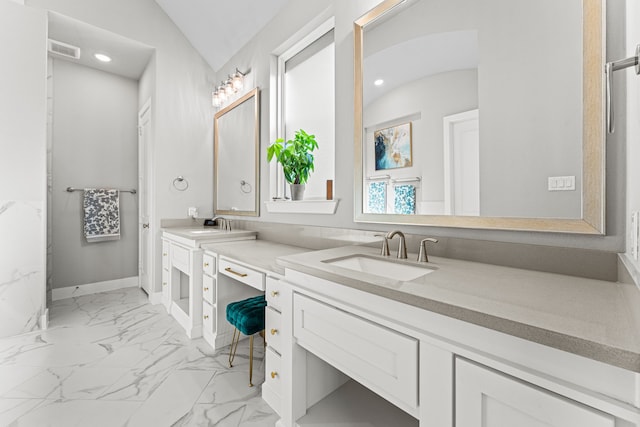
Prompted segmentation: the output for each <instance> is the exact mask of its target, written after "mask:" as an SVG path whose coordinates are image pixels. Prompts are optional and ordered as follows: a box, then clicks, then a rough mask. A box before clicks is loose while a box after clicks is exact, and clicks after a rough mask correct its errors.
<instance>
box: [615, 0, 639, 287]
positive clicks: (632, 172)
mask: <svg viewBox="0 0 640 427" xmlns="http://www.w3.org/2000/svg"><path fill="white" fill-rule="evenodd" d="M626 6H627V22H626V24H627V25H626V29H627V34H626V42H627V43H626V44H627V46H626V54H625V55H624V57H625V58H626V57H629V56H632V55H634V54H635V48H636V45H638V43H640V25H639V24H638V16H640V3H638V2H637V1H636V0H627V2H626ZM625 74H626V93H627V97H626V99H627V124H626V129H625V128H624V127H623V126H622V123H621V121H620V120H619V117H618V118H616V120H617V122H618V124H617V126H616V127H617V132H624V131H625V130H626V134H627V135H626V136H627V209H626V223H627V228H628V232H627V239H626V248H625V249H626V254H625V258H626V260H628V261H629V262H630V264H631V265H632V266H634V267H635V269H636V272H635V274H636V277H635V278H636V281H637V283H638V284H640V282H638V281H640V261H639V260H638V259H634V258H633V256H632V255H631V253H632V250H631V245H632V244H633V238H632V234H631V231H632V229H631V212H634V211H640V167H639V165H640V76H638V75H636V73H635V70H633V68H630V69H627V70H626V71H618V72H617V73H615V80H616V84H621V83H623V82H624V80H625V79H624V77H625Z"/></svg>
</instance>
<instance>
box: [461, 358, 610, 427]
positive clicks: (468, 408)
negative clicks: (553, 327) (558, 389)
mask: <svg viewBox="0 0 640 427" xmlns="http://www.w3.org/2000/svg"><path fill="white" fill-rule="evenodd" d="M455 372H456V373H455V375H456V386H455V390H456V391H455V394H456V399H455V413H456V416H455V418H456V427H516V426H517V427H569V426H580V427H614V426H615V419H614V417H613V416H612V415H610V414H606V413H604V412H600V411H598V410H597V409H594V408H591V407H589V406H585V405H583V404H581V403H578V402H576V401H573V400H570V399H567V398H564V397H562V396H560V395H557V394H555V393H552V392H550V391H548V390H544V389H541V388H538V387H536V386H534V385H532V384H529V383H526V382H523V381H520V380H518V379H516V378H513V377H510V376H508V375H506V374H502V373H500V372H497V371H494V370H491V369H489V368H486V367H483V366H480V365H476V364H475V363H472V362H469V361H466V360H463V359H457V360H456V369H455Z"/></svg>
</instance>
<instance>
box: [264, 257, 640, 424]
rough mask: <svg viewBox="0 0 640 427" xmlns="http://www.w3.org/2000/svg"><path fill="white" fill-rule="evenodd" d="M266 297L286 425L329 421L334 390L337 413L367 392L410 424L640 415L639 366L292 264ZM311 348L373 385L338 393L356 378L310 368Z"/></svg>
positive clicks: (279, 408)
mask: <svg viewBox="0 0 640 427" xmlns="http://www.w3.org/2000/svg"><path fill="white" fill-rule="evenodd" d="M270 295H277V296H278V298H271V300H269V298H270ZM267 297H268V301H269V304H270V306H269V309H273V310H274V312H277V315H276V316H275V317H274V318H275V319H277V320H275V321H272V324H273V325H275V324H277V325H278V328H277V329H278V331H279V332H280V333H281V335H280V336H279V337H278V340H274V341H273V342H274V344H273V345H269V348H268V349H267V350H268V351H267V355H266V358H267V360H266V364H267V369H268V370H267V380H266V382H265V385H264V386H263V398H264V399H265V400H266V401H267V402H268V403H269V404H270V405H271V406H272V408H273V409H274V410H275V411H276V412H278V414H280V416H281V419H280V421H279V423H278V425H279V426H285V427H296V426H299V427H304V426H305V425H317V424H318V423H320V424H322V423H323V422H326V421H322V419H321V418H320V419H319V418H318V417H319V415H318V413H319V411H320V410H319V409H317V408H320V407H323V405H325V406H326V405H328V404H327V403H326V402H336V401H339V402H341V404H340V405H338V406H335V404H334V407H333V408H329V409H326V408H325V409H322V410H323V411H325V410H326V411H327V413H329V414H331V413H333V412H332V411H333V410H334V409H335V410H336V411H339V408H340V407H343V406H347V407H349V408H350V412H352V413H356V412H362V413H363V414H366V413H367V412H369V413H371V412H372V408H371V405H372V403H367V402H377V403H375V405H377V406H380V405H381V403H380V401H382V402H384V404H388V405H389V406H388V407H386V408H385V410H384V412H385V413H391V414H395V415H393V416H394V417H395V418H396V419H405V420H406V419H407V415H409V417H408V421H407V422H406V423H402V424H401V425H409V426H423V427H426V426H438V427H454V426H455V427H515V426H517V427H560V426H562V427H573V426H576V427H577V426H580V427H640V409H639V407H638V406H639V405H638V404H637V403H635V400H634V399H637V395H636V394H635V391H634V390H637V387H638V384H640V382H638V381H639V380H640V376H639V375H638V374H635V373H633V372H631V371H626V370H623V369H620V368H616V367H614V366H611V365H607V364H604V363H601V362H597V361H595V360H591V359H587V358H584V357H581V356H577V355H573V354H571V353H568V352H564V351H560V350H557V349H554V348H551V347H547V346H543V345H541V344H537V343H534V342H531V341H527V340H524V339H521V338H517V337H514V336H511V335H508V334H504V333H500V332H497V331H494V330H490V329H488V328H484V327H480V326H477V325H474V324H471V323H468V322H463V321H461V320H457V319H454V318H451V317H447V316H443V315H439V314H437V313H434V312H431V311H428V310H424V309H420V308H418V307H413V306H410V305H406V304H403V303H401V302H398V301H394V300H391V299H388V298H384V297H381V296H378V295H374V294H372V293H369V292H366V289H365V290H359V289H355V288H352V287H348V286H344V285H342V284H338V283H334V282H331V281H329V280H327V279H323V278H320V277H316V276H313V275H311V274H307V273H302V272H299V271H295V270H290V269H287V270H286V274H285V277H284V280H282V281H273V280H268V281H267ZM267 319H269V315H268V317H267ZM268 323H269V322H268ZM268 327H269V326H268ZM274 328H275V326H274ZM309 355H313V356H314V357H317V358H319V359H321V360H322V361H323V363H325V364H326V365H327V366H329V367H331V369H333V370H335V371H336V372H341V373H343V374H345V375H346V376H347V377H348V378H350V379H352V380H355V381H356V382H357V383H359V384H361V385H363V386H365V387H366V389H364V390H367V389H368V390H367V391H366V393H370V394H369V395H365V396H363V397H357V396H356V397H355V398H354V399H353V401H352V400H351V398H353V397H354V396H349V393H347V394H346V395H344V394H340V393H342V392H341V390H343V389H344V387H346V386H347V385H349V384H352V383H353V382H351V381H350V382H349V383H347V384H346V385H345V386H342V383H343V382H340V381H334V382H333V383H332V384H329V382H328V381H325V378H327V371H326V370H325V371H324V372H323V373H322V374H320V375H319V374H318V373H317V372H316V373H311V367H310V364H309V363H308V362H305V360H308V356H309ZM270 371H273V372H274V373H275V375H274V376H273V377H271V375H270ZM329 375H330V374H329ZM351 394H353V393H351ZM312 395H313V396H315V397H316V398H318V397H319V399H311V398H310V396H312ZM336 396H340V397H339V398H336ZM371 396H375V397H371ZM378 397H382V398H383V399H378ZM345 399H349V401H348V402H347V401H346V400H345ZM625 401H626V402H628V403H625ZM315 403H317V405H314V404H315ZM359 405H362V409H360V410H358V409H357V408H358V407H359ZM367 405H369V406H367ZM323 408H324V407H323ZM394 411H395V412H394ZM365 418H366V417H365V416H364V415H363V418H362V420H364V419H365ZM362 420H361V419H360V418H357V417H356V419H353V418H352V419H349V420H348V421H345V420H342V419H341V418H339V416H338V415H336V413H333V415H331V422H334V423H341V422H342V423H345V425H348V424H353V423H357V422H364V421H362ZM367 423H368V424H367ZM365 424H366V425H372V426H383V425H385V424H384V422H383V421H376V420H375V419H373V420H370V419H367V420H366V422H365ZM363 425H364V424H363ZM398 425H400V424H398Z"/></svg>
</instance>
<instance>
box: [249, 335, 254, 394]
mask: <svg viewBox="0 0 640 427" xmlns="http://www.w3.org/2000/svg"><path fill="white" fill-rule="evenodd" d="M252 379H253V335H251V336H250V337H249V387H253V381H252Z"/></svg>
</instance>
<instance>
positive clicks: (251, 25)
mask: <svg viewBox="0 0 640 427" xmlns="http://www.w3.org/2000/svg"><path fill="white" fill-rule="evenodd" d="M155 1H156V3H158V5H159V6H160V7H161V8H162V9H163V10H164V11H165V13H166V14H167V15H169V18H171V20H172V21H173V22H174V23H175V24H176V26H177V27H178V28H180V30H181V31H182V33H183V34H184V35H185V37H186V38H187V39H188V40H189V42H190V43H191V44H192V45H193V47H194V48H195V49H196V50H197V51H198V52H200V54H201V55H202V57H203V58H204V59H205V60H206V61H207V63H208V64H209V65H210V66H211V68H213V70H214V71H218V70H219V69H220V67H222V66H223V65H224V64H225V63H226V62H227V61H228V60H229V59H230V58H231V56H233V54H234V53H236V52H237V51H238V50H239V49H240V48H242V46H244V45H245V44H246V43H247V42H248V41H249V40H251V38H253V36H255V35H256V34H257V33H258V31H260V30H261V29H262V28H264V27H265V25H267V23H268V22H269V21H270V20H271V19H272V18H273V17H274V16H275V15H276V14H277V13H278V11H279V10H280V9H281V8H282V7H283V6H284V5H285V3H287V1H288V0H232V1H230V0H188V1H184V0H155Z"/></svg>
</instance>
